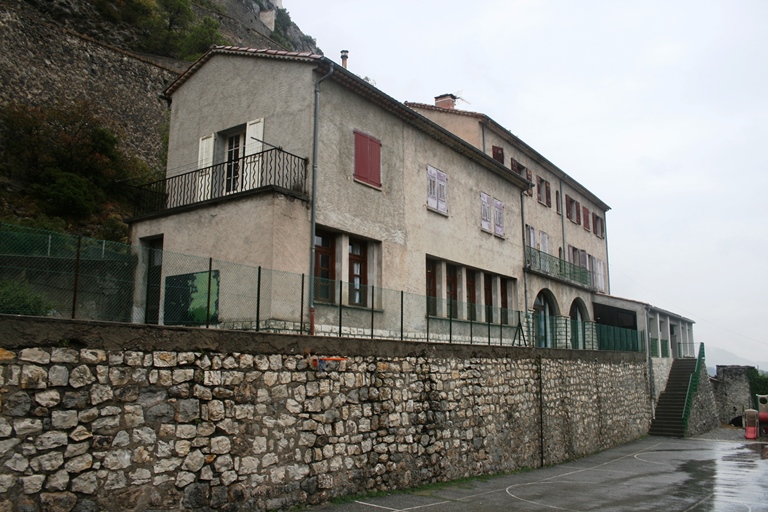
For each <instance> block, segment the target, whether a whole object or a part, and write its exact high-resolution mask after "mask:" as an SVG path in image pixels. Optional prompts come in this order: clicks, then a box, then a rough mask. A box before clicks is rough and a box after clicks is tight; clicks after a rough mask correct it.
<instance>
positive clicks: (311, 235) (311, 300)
mask: <svg viewBox="0 0 768 512" xmlns="http://www.w3.org/2000/svg"><path fill="white" fill-rule="evenodd" d="M328 62H329V63H330V65H331V70H330V71H329V72H328V74H327V75H325V76H324V77H322V78H320V79H319V80H318V81H317V82H315V119H314V127H313V129H312V199H311V202H312V215H311V219H312V220H311V221H310V227H309V334H310V335H314V334H315V225H316V223H317V140H318V124H319V118H320V84H321V83H322V82H323V81H324V80H325V79H326V78H330V76H331V75H332V74H333V69H334V64H333V62H330V61H328Z"/></svg>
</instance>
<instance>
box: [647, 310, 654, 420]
mask: <svg viewBox="0 0 768 512" xmlns="http://www.w3.org/2000/svg"><path fill="white" fill-rule="evenodd" d="M645 329H646V333H647V334H646V336H645V343H646V345H645V351H646V352H647V354H648V384H649V386H650V389H651V418H656V386H655V384H654V382H653V359H652V358H651V350H650V348H651V307H650V306H649V305H648V304H646V305H645Z"/></svg>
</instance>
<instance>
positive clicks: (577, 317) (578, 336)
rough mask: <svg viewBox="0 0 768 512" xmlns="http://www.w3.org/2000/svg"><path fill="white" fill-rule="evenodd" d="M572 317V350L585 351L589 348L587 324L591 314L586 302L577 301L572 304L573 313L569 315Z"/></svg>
mask: <svg viewBox="0 0 768 512" xmlns="http://www.w3.org/2000/svg"><path fill="white" fill-rule="evenodd" d="M568 316H569V317H571V348H573V349H585V348H587V347H586V345H587V342H586V340H587V324H586V322H587V321H588V320H589V312H588V311H587V307H586V306H585V305H584V301H583V300H581V299H576V300H574V301H573V303H572V304H571V312H570V313H569V314H568Z"/></svg>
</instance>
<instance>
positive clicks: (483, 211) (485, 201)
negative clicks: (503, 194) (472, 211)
mask: <svg viewBox="0 0 768 512" xmlns="http://www.w3.org/2000/svg"><path fill="white" fill-rule="evenodd" d="M480 227H481V228H482V229H483V230H485V231H491V196H489V195H488V194H486V193H484V192H480Z"/></svg>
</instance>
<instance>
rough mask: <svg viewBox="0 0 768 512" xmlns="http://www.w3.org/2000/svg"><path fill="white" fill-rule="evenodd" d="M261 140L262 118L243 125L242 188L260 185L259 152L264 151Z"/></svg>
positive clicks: (262, 134)
mask: <svg viewBox="0 0 768 512" xmlns="http://www.w3.org/2000/svg"><path fill="white" fill-rule="evenodd" d="M262 140H264V119H254V120H253V121H248V124H246V125H245V152H244V153H243V156H244V157H245V158H244V159H243V177H242V180H243V187H244V190H247V189H251V188H257V187H260V186H261V164H262V157H261V155H259V153H261V152H262V151H264V144H263V143H262V142H261V141H262ZM251 155H258V156H251ZM248 157H250V158H248Z"/></svg>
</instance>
